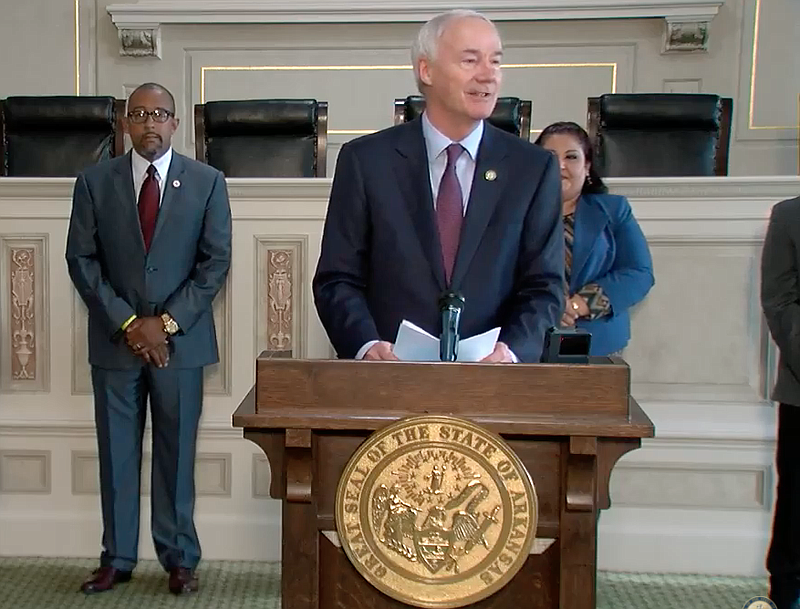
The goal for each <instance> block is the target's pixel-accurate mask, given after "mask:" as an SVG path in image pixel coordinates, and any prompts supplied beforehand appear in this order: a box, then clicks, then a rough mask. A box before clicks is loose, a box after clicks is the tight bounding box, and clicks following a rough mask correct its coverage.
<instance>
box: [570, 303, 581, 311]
mask: <svg viewBox="0 0 800 609" xmlns="http://www.w3.org/2000/svg"><path fill="white" fill-rule="evenodd" d="M572 308H573V309H575V310H576V311H577V310H578V309H580V307H579V306H578V303H577V302H573V303H572Z"/></svg>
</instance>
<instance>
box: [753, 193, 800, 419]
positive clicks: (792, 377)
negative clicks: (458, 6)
mask: <svg viewBox="0 0 800 609" xmlns="http://www.w3.org/2000/svg"><path fill="white" fill-rule="evenodd" d="M761 306H762V307H763V308H764V315H765V316H766V318H767V325H768V326H769V330H770V333H771V334H772V338H774V339H775V342H776V343H777V345H778V348H779V349H780V352H781V357H780V363H779V364H778V379H777V381H776V383H775V387H774V388H773V391H772V399H773V400H776V401H778V402H781V403H784V404H793V405H795V406H800V197H797V198H795V199H789V200H787V201H781V202H780V203H778V204H777V205H775V206H774V207H773V208H772V214H771V216H770V220H769V226H768V228H767V236H766V238H765V239H764V251H763V254H762V257H761Z"/></svg>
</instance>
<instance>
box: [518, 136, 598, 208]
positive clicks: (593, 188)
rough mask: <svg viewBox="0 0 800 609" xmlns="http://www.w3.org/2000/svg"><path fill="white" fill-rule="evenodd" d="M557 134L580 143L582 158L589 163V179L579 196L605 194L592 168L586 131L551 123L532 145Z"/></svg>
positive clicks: (590, 151) (592, 160) (590, 150)
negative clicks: (569, 137) (572, 138)
mask: <svg viewBox="0 0 800 609" xmlns="http://www.w3.org/2000/svg"><path fill="white" fill-rule="evenodd" d="M557 134H567V135H571V136H572V137H574V138H575V139H576V140H578V141H579V142H580V144H581V148H583V156H584V157H586V160H587V161H588V163H589V179H588V180H586V181H585V182H584V183H583V188H582V189H581V194H583V195H589V194H602V193H607V192H608V187H607V186H606V185H605V184H604V183H603V180H602V179H601V178H600V174H599V173H597V170H596V169H595V168H594V159H593V157H592V142H591V141H590V140H589V134H588V133H586V130H585V129H584V128H583V127H581V126H580V125H579V124H578V123H573V122H571V121H561V122H558V123H553V124H552V125H548V126H547V127H545V128H544V129H543V130H542V132H541V133H540V134H539V137H537V138H536V141H535V142H534V144H537V145H539V146H541V145H543V144H544V142H545V140H546V139H547V138H549V137H550V136H551V135H557Z"/></svg>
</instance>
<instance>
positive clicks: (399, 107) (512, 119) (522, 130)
mask: <svg viewBox="0 0 800 609" xmlns="http://www.w3.org/2000/svg"><path fill="white" fill-rule="evenodd" d="M532 107H533V105H532V104H531V102H530V100H525V99H519V98H518V97H498V98H497V104H496V105H495V107H494V111H493V112H492V115H491V116H490V117H489V122H490V123H491V124H492V125H494V126H495V127H498V128H499V129H502V130H503V131H508V132H509V133H513V134H514V135H518V136H519V137H521V138H523V139H526V140H529V139H530V137H531V112H532ZM424 110H425V98H424V97H422V96H421V95H409V96H408V97H406V98H398V99H395V100H394V124H395V125H399V124H400V123H405V122H408V121H410V120H413V119H415V118H417V117H418V116H420V115H421V114H422V112H423V111H424Z"/></svg>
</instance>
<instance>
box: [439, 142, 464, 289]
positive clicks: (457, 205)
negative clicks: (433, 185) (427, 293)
mask: <svg viewBox="0 0 800 609" xmlns="http://www.w3.org/2000/svg"><path fill="white" fill-rule="evenodd" d="M446 150H447V167H445V170H444V175H442V181H441V182H440V183H439V193H438V194H437V196H436V223H437V224H438V226H439V242H440V243H441V245H442V262H443V263H444V276H445V281H446V282H447V285H448V286H449V285H450V277H451V276H452V274H453V265H454V264H455V262H456V254H457V253H458V241H459V238H460V237H461V224H462V223H463V221H464V203H463V197H462V194H461V185H460V184H459V183H458V176H456V161H457V160H458V157H459V156H461V153H462V152H464V147H463V146H461V144H450V145H449V146H448V147H447V148H446Z"/></svg>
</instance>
